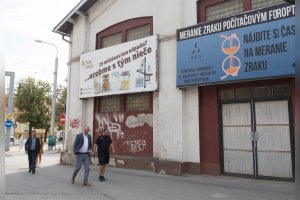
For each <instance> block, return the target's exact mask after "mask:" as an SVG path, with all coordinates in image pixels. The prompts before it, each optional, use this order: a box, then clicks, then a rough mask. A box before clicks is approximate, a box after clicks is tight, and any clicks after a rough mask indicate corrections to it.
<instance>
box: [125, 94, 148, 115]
mask: <svg viewBox="0 0 300 200" xmlns="http://www.w3.org/2000/svg"><path fill="white" fill-rule="evenodd" d="M149 105H150V93H136V94H128V95H126V111H134V110H148V109H149Z"/></svg>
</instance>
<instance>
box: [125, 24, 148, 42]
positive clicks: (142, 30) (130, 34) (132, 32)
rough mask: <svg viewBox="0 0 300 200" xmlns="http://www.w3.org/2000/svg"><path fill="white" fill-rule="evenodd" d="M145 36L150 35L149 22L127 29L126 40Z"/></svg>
mask: <svg viewBox="0 0 300 200" xmlns="http://www.w3.org/2000/svg"><path fill="white" fill-rule="evenodd" d="M147 36H150V25H149V24H146V25H143V26H140V27H136V28H132V29H129V30H128V31H127V41H132V40H137V39H140V38H143V37H147Z"/></svg>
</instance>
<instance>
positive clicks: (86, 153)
mask: <svg viewBox="0 0 300 200" xmlns="http://www.w3.org/2000/svg"><path fill="white" fill-rule="evenodd" d="M89 131H90V129H89V127H88V126H85V127H84V128H83V132H82V133H79V134H78V135H76V138H75V141H74V154H75V155H76V164H75V169H74V172H73V176H72V179H71V183H72V184H74V182H75V177H76V175H77V173H78V172H79V170H80V168H81V164H82V163H83V165H84V177H83V185H84V186H92V185H91V184H90V183H89V182H88V178H89V173H90V164H91V154H92V150H91V149H92V138H91V136H90V135H89Z"/></svg>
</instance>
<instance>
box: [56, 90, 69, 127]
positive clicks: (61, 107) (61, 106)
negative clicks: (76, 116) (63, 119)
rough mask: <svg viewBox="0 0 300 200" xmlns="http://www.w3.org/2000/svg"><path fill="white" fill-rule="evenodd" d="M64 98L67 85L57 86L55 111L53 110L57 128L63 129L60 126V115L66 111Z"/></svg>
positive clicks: (65, 97)
mask: <svg viewBox="0 0 300 200" xmlns="http://www.w3.org/2000/svg"><path fill="white" fill-rule="evenodd" d="M66 99H67V87H65V86H61V85H60V86H59V88H58V89H57V101H56V112H55V124H56V126H57V127H58V129H59V130H61V129H63V127H62V126H60V115H61V114H62V113H66Z"/></svg>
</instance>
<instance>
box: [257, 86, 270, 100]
mask: <svg viewBox="0 0 300 200" xmlns="http://www.w3.org/2000/svg"><path fill="white" fill-rule="evenodd" d="M253 96H254V98H262V97H268V96H270V87H269V86H266V87H256V88H254V89H253Z"/></svg>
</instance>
